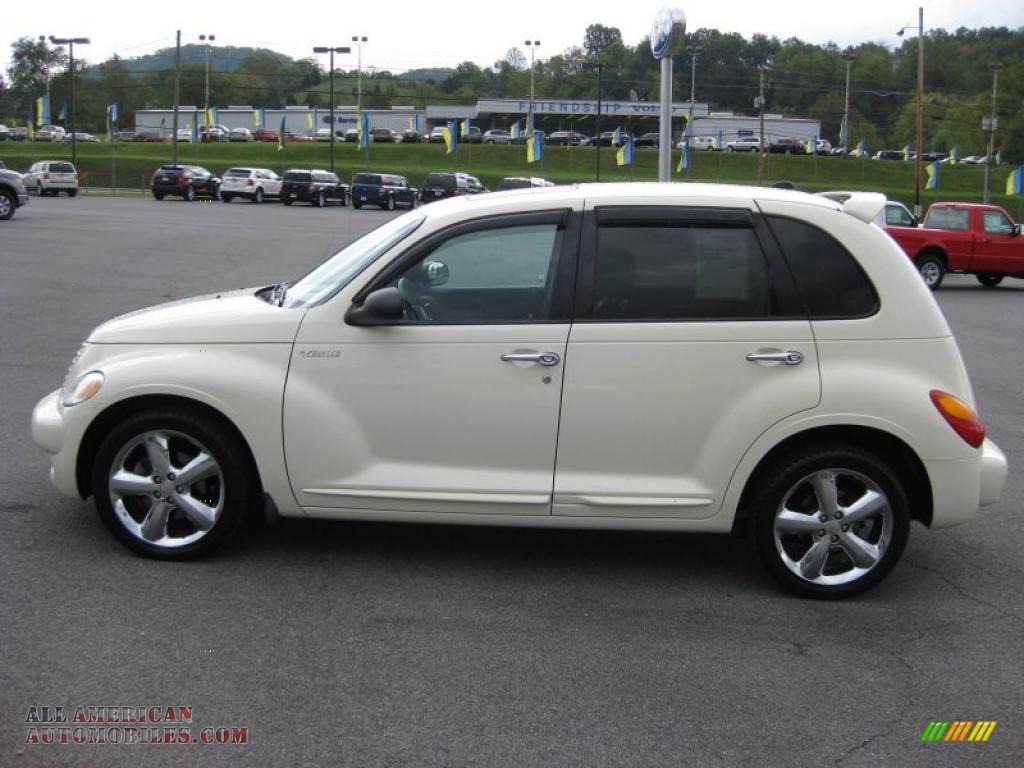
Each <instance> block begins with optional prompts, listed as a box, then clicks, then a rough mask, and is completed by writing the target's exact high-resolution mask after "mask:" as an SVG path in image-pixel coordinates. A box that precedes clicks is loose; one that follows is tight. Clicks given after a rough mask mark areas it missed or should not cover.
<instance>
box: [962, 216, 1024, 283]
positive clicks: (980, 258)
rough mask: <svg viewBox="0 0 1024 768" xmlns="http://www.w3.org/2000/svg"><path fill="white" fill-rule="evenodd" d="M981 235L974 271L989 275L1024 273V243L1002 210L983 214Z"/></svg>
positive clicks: (978, 238) (978, 240)
mask: <svg viewBox="0 0 1024 768" xmlns="http://www.w3.org/2000/svg"><path fill="white" fill-rule="evenodd" d="M979 214H980V216H981V227H980V230H981V231H980V234H979V235H978V237H977V241H976V246H975V260H974V263H973V265H972V266H973V268H974V269H977V270H983V271H986V272H1021V271H1024V240H1022V239H1021V237H1020V234H1019V233H1018V231H1017V229H1016V227H1015V226H1014V223H1013V221H1012V220H1011V219H1010V217H1009V216H1007V215H1006V214H1005V213H1003V212H1002V211H999V210H982V211H979Z"/></svg>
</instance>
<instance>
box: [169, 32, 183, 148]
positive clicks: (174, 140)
mask: <svg viewBox="0 0 1024 768" xmlns="http://www.w3.org/2000/svg"><path fill="white" fill-rule="evenodd" d="M180 87H181V30H180V29H179V30H178V38H177V42H176V43H175V45H174V116H173V117H172V118H171V131H173V133H171V165H177V164H178V90H179V88H180Z"/></svg>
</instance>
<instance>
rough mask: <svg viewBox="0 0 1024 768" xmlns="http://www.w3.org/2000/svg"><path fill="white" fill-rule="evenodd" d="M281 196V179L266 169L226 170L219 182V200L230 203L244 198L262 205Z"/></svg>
mask: <svg viewBox="0 0 1024 768" xmlns="http://www.w3.org/2000/svg"><path fill="white" fill-rule="evenodd" d="M280 196H281V177H280V176H278V175H277V174H276V173H274V172H273V171H271V170H269V169H267V168H228V169H227V170H226V171H225V172H224V176H223V177H222V178H221V182H220V199H221V200H223V201H224V202H225V203H230V202H231V201H232V200H234V199H235V198H236V197H244V198H247V199H249V200H251V201H252V202H254V203H262V202H263V201H264V200H265V199H266V198H268V197H280Z"/></svg>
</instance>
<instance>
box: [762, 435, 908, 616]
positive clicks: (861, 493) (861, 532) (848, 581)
mask: <svg viewBox="0 0 1024 768" xmlns="http://www.w3.org/2000/svg"><path fill="white" fill-rule="evenodd" d="M748 511H749V513H750V514H751V515H752V516H753V522H754V539H755V543H756V545H757V550H758V554H759V555H760V557H761V560H762V562H763V563H764V565H765V567H766V568H767V569H768V571H769V572H770V573H771V574H772V576H774V577H775V578H776V580H778V581H779V583H781V584H782V585H783V586H785V587H786V588H787V589H789V590H791V591H793V592H796V593H797V594H800V595H803V596H805V597H814V598H826V599H835V598H843V597H850V596H852V595H855V594H858V593H860V592H863V591H864V590H866V589H868V588H870V587H871V586H873V585H874V584H876V583H878V582H879V581H881V580H882V579H883V578H884V577H885V576H886V575H887V574H888V573H889V571H891V570H892V568H893V566H894V565H895V564H896V562H897V561H898V560H899V558H900V555H901V554H902V553H903V549H904V547H905V546H906V543H907V536H908V532H909V528H910V514H909V504H908V502H907V497H906V492H905V491H904V488H903V485H902V483H901V482H900V480H899V478H898V477H897V476H896V475H895V474H894V473H893V471H892V470H891V469H890V467H889V466H888V465H887V463H886V462H884V461H881V460H879V459H878V457H876V456H875V455H874V454H871V453H868V452H866V451H863V450H861V449H860V448H857V447H855V446H852V445H823V446H818V447H815V448H810V449H807V450H805V451H803V452H800V453H797V454H791V455H789V456H787V457H784V458H783V459H781V460H780V461H777V462H776V463H775V464H774V465H772V466H771V467H769V468H768V469H767V470H766V471H764V472H762V473H761V474H760V476H759V479H758V480H757V481H756V485H755V486H754V487H753V488H752V489H751V494H750V503H749V510H748Z"/></svg>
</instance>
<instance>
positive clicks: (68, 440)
mask: <svg viewBox="0 0 1024 768" xmlns="http://www.w3.org/2000/svg"><path fill="white" fill-rule="evenodd" d="M883 204H884V198H883V197H882V196H881V195H871V194H865V195H854V196H853V197H852V198H850V200H848V201H847V202H846V203H844V204H843V205H842V206H841V205H839V204H838V203H834V202H832V201H829V200H826V199H823V198H820V197H815V196H812V195H805V194H803V193H799V192H791V191H784V190H777V189H765V188H746V187H738V186H736V187H727V186H712V185H702V184H665V185H660V184H606V185H579V186H573V187H549V188H544V189H535V190H533V191H532V193H531V194H521V193H518V192H515V191H513V192H504V193H495V194H490V195H480V196H471V197H461V196H460V197H458V198H454V199H451V200H446V201H443V202H439V203H437V204H435V205H431V206H428V207H427V208H419V209H416V210H412V211H409V212H408V213H406V214H404V215H402V216H399V217H397V218H394V219H392V220H390V221H389V222H387V223H386V224H384V225H383V226H382V227H380V228H379V229H377V230H374V231H373V232H370V233H369V234H367V235H365V236H364V237H362V238H360V239H359V240H357V241H355V242H353V243H352V244H351V245H349V246H347V247H345V248H344V249H342V250H341V251H340V252H339V253H337V254H336V255H335V256H334V257H333V258H331V259H330V260H328V261H327V262H325V263H324V264H322V265H321V266H319V267H317V268H315V269H314V270H313V271H312V272H310V273H309V274H307V275H306V276H305V277H303V278H302V279H300V280H298V281H297V282H295V283H283V284H281V285H277V286H272V287H268V288H264V289H260V290H250V291H239V292H236V293H231V294H218V295H216V296H211V297H208V298H206V299H199V300H191V301H182V302H175V303H171V304H165V305H162V306H158V307H154V308H152V309H150V310H148V311H140V312H133V313H131V314H129V315H125V316H124V317H121V318H118V319H115V320H111V321H109V322H108V323H106V324H104V325H101V326H100V327H98V328H97V329H95V330H94V331H93V332H92V333H91V334H90V335H89V338H88V340H87V341H86V342H85V344H84V345H83V346H82V348H81V350H80V351H79V353H78V354H77V356H76V357H75V360H74V361H73V363H72V365H71V367H70V369H69V371H68V374H67V378H66V380H65V382H64V385H63V387H62V388H61V389H58V390H56V391H54V392H52V393H51V394H49V395H47V396H46V397H45V398H43V399H42V400H41V401H40V402H39V404H38V405H37V406H36V409H35V412H34V414H33V436H34V439H35V441H36V443H37V444H38V445H40V446H41V447H42V448H43V449H44V450H45V451H46V452H47V453H48V454H49V458H50V463H51V466H52V471H51V476H52V479H53V481H54V483H55V485H56V486H57V488H58V489H60V490H61V491H63V492H65V493H67V494H71V495H81V496H83V497H86V496H89V495H92V496H94V497H95V500H96V506H97V508H98V510H99V513H100V517H101V518H102V519H103V521H104V522H105V523H106V525H107V526H108V527H109V528H110V530H111V531H112V532H113V533H114V535H116V536H117V537H118V538H119V539H120V540H121V541H122V542H123V543H125V544H126V545H127V546H129V547H130V548H132V549H133V550H135V551H137V552H139V553H142V554H145V555H149V556H152V557H157V558H164V559H176V558H183V557H188V556H194V555H196V554H198V553H200V552H202V551H204V550H207V549H209V548H211V547H213V546H214V545H216V544H219V543H220V542H222V541H224V540H225V539H226V538H227V537H229V536H230V535H231V534H232V533H233V532H234V531H235V529H236V528H237V526H238V524H239V523H240V522H241V520H242V518H243V516H245V515H252V514H263V510H264V506H265V505H267V506H268V507H269V508H271V509H273V508H275V507H276V509H277V510H278V512H279V513H280V514H281V515H287V516H294V517H303V516H311V517H322V518H331V519H359V520H381V521H406V522H410V521H411V522H434V523H464V524H481V525H528V526H542V527H564V528H606V529H640V530H657V531H693V532H702V533H710V532H714V533H728V532H730V531H734V532H735V531H742V530H747V529H749V530H750V531H752V534H753V536H754V538H755V540H756V544H757V549H758V550H759V552H760V555H761V557H762V559H763V560H764V562H765V564H766V566H767V568H768V570H769V571H770V572H771V573H772V574H773V575H774V576H775V577H776V578H777V579H778V580H779V581H780V582H781V583H782V584H784V585H785V586H787V587H789V588H791V589H793V590H795V591H797V592H799V593H801V594H804V595H809V596H814V597H843V596H847V595H850V594H854V593H856V592H859V591H862V590H864V589H866V588H867V587H869V586H871V585H872V584H874V583H876V582H877V581H878V580H880V579H881V578H883V577H884V576H885V575H886V574H887V573H888V572H889V571H890V570H891V569H892V567H893V565H894V564H895V563H896V561H897V560H898V559H899V557H900V554H901V553H902V551H903V548H904V546H905V544H906V542H907V537H908V533H909V530H910V522H911V520H917V521H919V522H921V523H923V524H924V525H926V526H928V527H932V528H944V527H946V526H951V525H956V524H959V523H963V522H965V521H967V520H969V519H970V518H971V517H972V516H973V515H974V514H975V512H976V511H977V509H978V507H979V506H980V505H984V504H991V503H993V502H995V501H997V500H998V498H999V496H1000V494H1001V491H1002V486H1003V483H1004V480H1005V474H1006V460H1005V458H1004V456H1003V454H1002V453H1001V452H1000V451H999V449H998V448H997V447H996V446H995V445H994V444H993V443H992V442H990V441H989V440H988V439H986V437H985V428H984V426H983V425H982V423H981V422H980V420H979V419H978V417H977V416H976V415H975V412H974V409H975V404H974V397H973V395H972V392H971V386H970V383H969V381H968V377H967V373H966V371H965V369H964V365H963V362H962V360H961V358H960V353H959V351H958V350H957V346H956V343H955V341H954V340H953V337H952V335H951V333H950V330H949V326H948V325H947V324H946V321H945V319H944V318H943V316H942V313H941V312H940V311H939V308H938V306H937V305H936V303H935V299H934V298H933V297H932V294H931V292H930V291H929V290H928V289H927V288H926V287H925V285H924V284H923V283H922V282H921V279H920V277H919V276H918V274H917V272H916V270H915V269H914V268H913V266H912V265H911V264H910V262H909V261H908V260H907V259H906V257H905V256H903V254H902V252H901V251H900V250H899V247H898V246H897V245H896V244H895V243H894V242H893V241H892V239H891V238H889V237H888V236H887V235H886V234H885V233H884V232H882V231H881V230H880V229H879V228H878V227H876V226H874V225H872V224H871V221H872V218H873V217H874V216H875V214H876V212H877V211H878V210H879V209H880V207H881V206H882V205H883ZM681 586H685V585H681Z"/></svg>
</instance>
